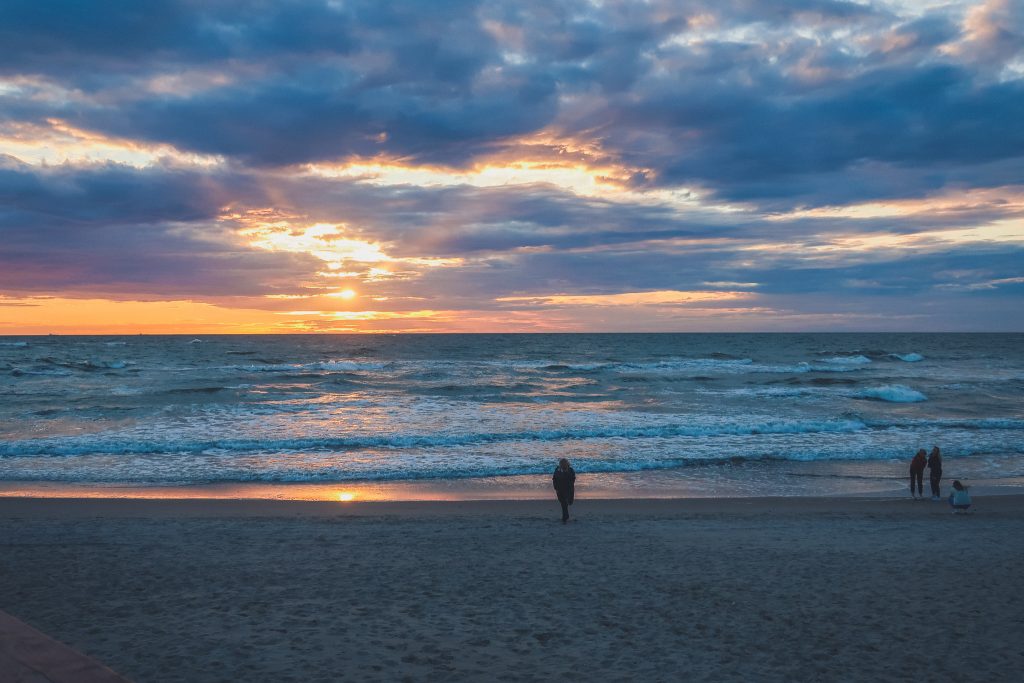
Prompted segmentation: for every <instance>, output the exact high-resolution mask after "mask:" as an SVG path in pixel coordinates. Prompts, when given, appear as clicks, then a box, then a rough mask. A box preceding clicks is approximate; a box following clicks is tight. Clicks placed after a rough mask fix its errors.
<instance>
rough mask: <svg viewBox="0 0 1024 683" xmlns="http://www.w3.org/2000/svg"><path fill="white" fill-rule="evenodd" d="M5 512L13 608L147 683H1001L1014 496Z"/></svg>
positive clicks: (1006, 652)
mask: <svg viewBox="0 0 1024 683" xmlns="http://www.w3.org/2000/svg"><path fill="white" fill-rule="evenodd" d="M575 513H576V515H578V518H577V519H578V521H576V522H574V523H571V524H569V525H566V526H563V525H561V524H560V523H558V510H557V505H556V504H555V503H554V502H553V501H482V502H404V503H371V502H359V503H328V502H297V501H287V502H285V501H255V500H205V501H204V500H65V499H49V500H43V499H27V498H5V499H0V587H2V590H0V596H2V603H0V608H2V609H4V610H6V611H8V612H9V613H11V614H12V615H14V616H16V617H18V618H19V619H22V620H24V621H25V622H27V623H29V624H31V625H32V626H35V627H36V628H39V629H41V630H42V631H44V632H46V633H48V634H50V635H51V636H53V637H54V638H56V639H58V640H60V641H62V642H64V643H67V644H69V645H71V646H73V647H75V648H77V649H78V650H80V651H81V652H84V653H86V654H88V655H90V656H92V657H95V658H96V659H98V660H99V661H101V662H103V663H104V664H106V665H108V666H110V667H111V668H113V669H114V670H115V671H117V672H118V673H120V674H122V675H124V676H127V677H128V678H130V679H133V680H136V681H234V680H248V681H332V680H353V681H357V680H358V681H363V680H380V681H392V680H415V681H419V680H549V679H551V678H565V679H569V680H682V679H686V680H708V681H721V680H736V681H741V680H779V681H781V680H835V681H840V680H841V681H859V680H865V681H867V680H950V681H958V680H965V681H966V680H988V681H1011V680H1018V679H1019V672H1020V670H1021V668H1022V666H1024V654H1022V652H1021V649H1020V647H1019V646H1020V642H1021V637H1022V635H1024V616H1022V615H1024V587H1022V583H1021V581H1020V578H1019V574H1020V573H1019V568H1020V566H1021V563H1022V561H1024V496H1020V495H1007V496H992V497H985V498H982V499H980V500H978V501H977V505H976V510H975V512H974V514H972V515H969V516H954V515H951V514H950V512H949V508H948V507H947V506H946V505H945V504H944V503H941V504H940V503H932V502H924V501H921V502H914V501H911V500H904V499H880V498H841V499H837V498H802V499H800V498H785V499H769V498H764V499H731V500H730V499H722V500H647V501H643V500H617V501H611V500H608V501H594V500H581V501H579V503H578V504H577V505H576V506H575Z"/></svg>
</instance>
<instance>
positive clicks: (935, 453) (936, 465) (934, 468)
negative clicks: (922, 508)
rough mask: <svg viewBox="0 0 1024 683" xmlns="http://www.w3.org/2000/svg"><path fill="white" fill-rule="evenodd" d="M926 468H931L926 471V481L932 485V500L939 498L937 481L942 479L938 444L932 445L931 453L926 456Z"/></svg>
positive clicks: (940, 455)
mask: <svg viewBox="0 0 1024 683" xmlns="http://www.w3.org/2000/svg"><path fill="white" fill-rule="evenodd" d="M928 469H929V470H931V472H929V473H928V483H930V484H931V485H932V500H939V498H940V496H939V482H940V481H942V454H941V453H939V447H938V446H934V447H933V448H932V452H931V455H929V456H928Z"/></svg>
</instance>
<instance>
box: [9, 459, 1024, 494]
mask: <svg viewBox="0 0 1024 683" xmlns="http://www.w3.org/2000/svg"><path fill="white" fill-rule="evenodd" d="M1000 460H1001V461H1002V463H1003V465H1002V466H1000V467H998V468H992V467H990V466H989V465H988V464H986V463H991V462H992V460H991V459H989V460H986V461H979V460H974V459H971V458H950V459H949V460H948V461H947V468H946V469H947V473H946V476H945V477H944V478H943V480H942V491H943V494H944V495H948V493H949V488H950V485H951V484H952V482H953V480H954V479H960V480H962V481H963V482H964V483H965V484H967V485H968V486H969V487H970V488H971V490H972V492H973V493H974V494H975V495H982V496H990V495H1005V494H1020V493H1024V464H1021V460H1020V457H1019V456H1009V455H1008V456H1002V457H1001V458H1000ZM906 467H907V464H906V463H905V462H903V461H902V460H860V461H807V462H802V461H752V462H742V463H729V462H725V463H722V464H720V465H716V466H702V467H682V468H674V469H663V470H658V469H654V470H638V471H631V472H614V473H594V472H586V471H585V470H584V471H580V470H579V469H577V476H578V478H577V483H576V485H577V492H578V495H579V497H581V498H589V499H608V500H612V499H629V500H632V499H635V500H645V499H730V498H736V499H750V498H761V497H765V496H770V497H777V498H819V497H827V498H842V497H871V498H886V497H892V498H897V499H898V498H906V497H907V496H906V493H907V485H908V480H907V476H906ZM996 472H998V473H999V475H1000V476H993V475H994V474H995V473H996ZM927 488H928V486H927V482H925V489H926V490H927ZM552 496H553V494H552V489H551V475H550V474H530V475H505V476H490V477H466V478H452V479H413V480H385V481H366V480H361V481H343V482H257V481H252V482H213V483H198V484H196V483H193V484H180V485H168V484H141V485H140V484H134V483H123V484H119V483H69V482H55V481H16V480H6V481H0V499H2V498H11V497H16V498H96V499H118V498H127V499H242V500H247V499H254V500H319V501H471V500H547V499H550V498H551V497H552Z"/></svg>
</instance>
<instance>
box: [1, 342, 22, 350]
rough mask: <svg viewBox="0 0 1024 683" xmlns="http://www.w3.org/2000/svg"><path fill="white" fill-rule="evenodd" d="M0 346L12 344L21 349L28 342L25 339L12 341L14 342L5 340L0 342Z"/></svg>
mask: <svg viewBox="0 0 1024 683" xmlns="http://www.w3.org/2000/svg"><path fill="white" fill-rule="evenodd" d="M0 346H12V347H14V348H18V349H23V348H25V347H26V346H28V342H27V341H14V342H9V341H5V342H0Z"/></svg>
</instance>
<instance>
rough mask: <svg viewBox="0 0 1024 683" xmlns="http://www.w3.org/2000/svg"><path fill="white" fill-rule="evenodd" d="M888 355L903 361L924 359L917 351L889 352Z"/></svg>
mask: <svg viewBox="0 0 1024 683" xmlns="http://www.w3.org/2000/svg"><path fill="white" fill-rule="evenodd" d="M889 356H890V357H891V358H895V359H897V360H901V361H903V362H904V363H917V362H919V361H922V360H924V356H922V355H921V354H919V353H890V354H889Z"/></svg>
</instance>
